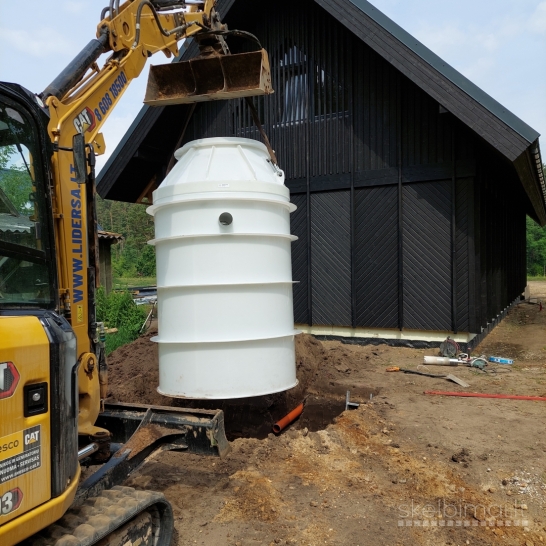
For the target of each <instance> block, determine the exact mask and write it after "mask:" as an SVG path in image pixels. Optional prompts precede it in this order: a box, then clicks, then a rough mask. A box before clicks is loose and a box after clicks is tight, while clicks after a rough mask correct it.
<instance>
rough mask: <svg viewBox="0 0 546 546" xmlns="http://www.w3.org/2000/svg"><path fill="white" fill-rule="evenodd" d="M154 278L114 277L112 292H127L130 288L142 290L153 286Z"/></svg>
mask: <svg viewBox="0 0 546 546" xmlns="http://www.w3.org/2000/svg"><path fill="white" fill-rule="evenodd" d="M155 284H156V278H155V277H114V286H113V288H114V290H127V289H131V288H143V287H144V286H155Z"/></svg>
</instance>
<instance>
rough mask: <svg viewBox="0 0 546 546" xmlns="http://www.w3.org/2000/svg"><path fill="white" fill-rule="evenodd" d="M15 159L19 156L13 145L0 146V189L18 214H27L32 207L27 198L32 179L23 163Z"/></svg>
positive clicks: (30, 212)
mask: <svg viewBox="0 0 546 546" xmlns="http://www.w3.org/2000/svg"><path fill="white" fill-rule="evenodd" d="M17 159H21V158H20V155H19V153H18V151H17V149H16V148H15V146H1V147H0V189H2V191H3V192H4V194H5V195H6V197H7V198H8V199H9V201H10V203H11V205H12V206H13V207H14V208H15V209H16V210H17V212H18V213H19V214H21V215H23V216H29V215H30V214H32V210H33V208H34V207H33V206H32V203H31V201H30V199H29V196H30V194H31V193H32V179H31V178H30V176H29V174H28V171H27V169H26V166H25V165H24V164H20V163H19V164H18V163H15V161H16V160H17Z"/></svg>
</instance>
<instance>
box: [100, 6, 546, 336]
mask: <svg viewBox="0 0 546 546" xmlns="http://www.w3.org/2000/svg"><path fill="white" fill-rule="evenodd" d="M218 7H219V11H220V13H221V15H222V17H223V20H224V21H225V22H227V23H228V24H229V27H230V28H240V29H244V30H247V31H250V32H253V33H254V34H256V35H257V36H258V37H259V38H260V40H261V41H262V44H263V46H264V47H265V48H266V49H267V50H268V52H269V54H270V61H271V66H272V73H273V84H274V88H275V90H276V92H275V94H274V95H271V96H269V97H266V98H263V97H262V98H260V99H256V105H257V107H258V110H259V113H260V117H261V119H262V121H263V124H264V128H265V130H266V132H267V133H268V135H269V138H270V140H271V142H272V145H273V147H274V148H275V150H276V153H277V156H278V159H279V164H280V165H281V167H282V168H283V169H284V170H285V172H286V175H287V186H288V187H289V188H290V191H291V196H292V197H291V198H292V201H293V202H294V203H295V204H296V205H297V206H298V209H297V211H296V212H295V213H293V215H292V232H293V233H294V234H295V235H297V236H298V237H299V239H298V241H297V242H295V243H294V244H293V278H294V280H296V281H299V283H298V284H296V285H295V286H294V312H295V321H296V323H298V324H301V325H307V330H308V331H312V332H313V333H316V334H319V335H333V336H341V337H347V338H359V340H360V341H361V340H363V339H372V340H387V341H389V342H398V343H400V342H402V343H406V342H408V340H410V341H413V342H415V341H419V340H421V341H428V342H431V341H432V342H434V341H438V340H440V339H441V338H442V337H444V336H445V334H446V333H448V332H449V333H451V335H452V337H455V338H456V339H458V340H459V341H461V342H463V343H467V342H469V344H470V346H473V345H475V344H476V343H477V341H478V340H479V339H480V338H481V337H482V336H483V334H484V333H487V331H489V329H490V328H491V327H492V326H493V325H494V324H495V323H496V321H498V319H499V318H501V317H502V316H503V313H504V312H505V310H506V309H507V308H508V307H509V306H510V305H511V304H512V303H513V302H514V301H515V300H517V299H518V298H519V297H520V295H521V294H522V292H523V291H524V289H525V285H526V253H525V244H526V243H525V218H526V215H529V216H531V217H532V218H534V219H535V220H536V221H538V222H539V223H540V224H542V225H544V224H545V223H546V206H545V197H546V187H545V185H544V178H543V175H542V171H541V168H540V167H541V158H540V151H539V145H538V137H539V135H538V133H537V132H536V131H534V130H533V129H532V128H530V127H529V126H528V125H526V124H525V123H524V122H523V121H522V120H520V119H518V118H517V117H516V116H515V115H513V114H512V113H510V112H509V111H507V110H506V109H505V108H504V107H503V106H502V105H500V104H499V103H497V102H496V101H495V100H493V99H492V98H491V97H489V96H488V95H487V94H486V93H484V92H483V91H481V90H480V89H479V88H477V87H476V86H475V85H474V84H472V83H471V82H470V81H469V80H467V79H466V78H464V77H463V76H462V75H461V74H459V73H458V72H457V71H455V70H454V69H453V68H451V67H450V66H449V65H447V64H446V63H444V62H443V61H442V60H441V59H440V58H438V57H437V56H436V55H435V54H434V53H432V52H431V51H430V50H428V49H427V48H425V47H424V46H423V45H422V44H420V43H419V42H417V41H416V40H415V39H414V38H412V37H411V36H410V35H409V34H407V33H406V32H405V31H404V30H403V29H401V28H400V27H399V26H398V25H396V24H395V23H394V22H392V21H391V20H390V19H388V18H387V17H386V16H385V15H383V14H382V13H381V12H379V11H378V10H377V9H375V8H374V7H373V6H372V5H371V4H369V3H368V2H366V1H365V0H299V1H297V2H294V1H287V0H278V1H276V2H256V1H255V0H235V1H234V0H220V1H219V2H218ZM230 45H231V47H232V50H233V51H242V50H245V49H246V48H247V45H246V44H245V43H244V42H236V41H233V42H232V43H231V44H230ZM196 52H197V51H196V47H195V45H194V44H190V45H189V46H188V49H187V51H186V52H185V54H184V58H190V57H192V56H194V55H195V54H196ZM182 135H183V137H182ZM213 136H244V137H249V138H256V139H259V138H260V137H259V134H258V132H257V130H256V128H255V127H254V126H253V124H252V120H251V117H250V115H249V113H248V111H247V109H246V108H245V104H244V101H242V100H240V101H239V100H237V101H227V102H213V103H202V104H200V105H198V106H197V107H196V108H195V109H193V108H192V107H191V106H169V107H166V108H149V107H144V108H143V109H142V111H141V113H140V115H139V117H138V118H137V120H136V121H135V122H134V124H133V126H132V127H131V129H130V130H129V132H128V133H127V135H126V136H125V138H124V139H123V141H122V142H121V143H120V145H119V146H118V148H117V149H116V151H115V153H114V154H113V156H112V157H111V158H110V160H109V162H108V164H107V165H106V167H105V168H104V169H103V171H102V172H101V173H100V176H99V178H98V191H99V193H100V194H101V195H102V196H103V197H105V198H108V199H116V200H123V201H138V200H139V199H142V197H143V196H146V195H150V194H151V190H152V189H154V188H155V187H157V185H159V184H160V183H161V181H162V180H163V178H164V176H165V172H166V168H167V165H168V163H169V160H170V158H171V156H172V153H173V152H174V150H175V148H177V147H179V146H180V145H181V144H183V143H185V142H188V141H191V140H194V139H197V138H204V137H213ZM181 137H182V138H181Z"/></svg>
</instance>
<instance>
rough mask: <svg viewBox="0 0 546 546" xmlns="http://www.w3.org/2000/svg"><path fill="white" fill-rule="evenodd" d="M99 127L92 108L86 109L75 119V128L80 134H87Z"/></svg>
mask: <svg viewBox="0 0 546 546" xmlns="http://www.w3.org/2000/svg"><path fill="white" fill-rule="evenodd" d="M95 125H97V122H96V120H95V114H93V110H91V108H87V107H85V108H84V109H83V110H82V111H81V112H80V113H79V114H78V115H77V116H76V117H75V118H74V127H75V128H76V131H78V133H82V134H83V133H85V132H86V131H92V130H93V129H94V128H95Z"/></svg>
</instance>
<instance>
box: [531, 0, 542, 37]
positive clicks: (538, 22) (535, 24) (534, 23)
mask: <svg viewBox="0 0 546 546" xmlns="http://www.w3.org/2000/svg"><path fill="white" fill-rule="evenodd" d="M529 27H530V28H531V30H534V31H536V32H539V33H540V34H544V35H546V2H541V3H540V4H539V5H538V6H537V9H536V10H535V13H533V16H532V17H531V20H530V21H529Z"/></svg>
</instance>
